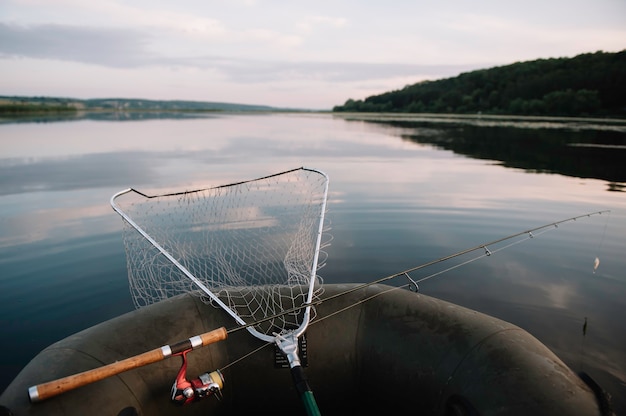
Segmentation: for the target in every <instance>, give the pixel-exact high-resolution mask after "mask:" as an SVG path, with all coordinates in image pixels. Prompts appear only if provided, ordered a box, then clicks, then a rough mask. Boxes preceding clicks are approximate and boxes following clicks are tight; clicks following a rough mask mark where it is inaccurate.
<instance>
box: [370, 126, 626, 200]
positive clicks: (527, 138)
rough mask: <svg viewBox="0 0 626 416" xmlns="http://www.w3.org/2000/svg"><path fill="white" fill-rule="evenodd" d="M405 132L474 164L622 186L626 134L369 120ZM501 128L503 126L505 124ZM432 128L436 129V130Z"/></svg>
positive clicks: (412, 138) (617, 188) (625, 178)
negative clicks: (480, 162) (481, 162)
mask: <svg viewBox="0 0 626 416" xmlns="http://www.w3.org/2000/svg"><path fill="white" fill-rule="evenodd" d="M368 122H370V123H383V124H390V125H392V126H398V127H403V128H405V129H408V131H406V132H404V133H402V137H403V139H405V140H408V141H411V142H415V143H421V144H430V145H433V146H436V147H438V148H441V149H446V150H451V151H453V152H455V153H458V154H461V155H466V156H469V157H472V158H475V159H487V160H496V161H500V162H501V163H502V164H503V165H504V166H506V167H510V168H517V169H524V170H527V171H530V172H537V173H558V174H561V175H566V176H574V177H578V178H594V179H602V180H605V181H608V182H609V184H608V189H609V190H611V191H620V190H622V188H623V185H620V183H624V182H626V165H625V164H624V163H623V161H624V156H625V155H626V131H624V130H623V129H622V128H619V129H615V130H612V129H593V128H579V129H573V130H572V129H557V128H554V127H547V126H545V124H544V123H541V124H538V125H536V126H533V128H528V127H525V128H523V127H522V128H520V126H515V125H513V126H511V123H495V122H493V123H490V124H488V125H484V124H480V125H476V124H473V123H472V124H467V123H461V122H458V121H457V122H456V123H454V122H452V121H448V122H447V123H445V124H440V122H439V120H435V121H432V120H423V121H404V120H401V119H400V120H387V121H380V120H376V121H368ZM503 124H504V125H503ZM434 127H436V128H434Z"/></svg>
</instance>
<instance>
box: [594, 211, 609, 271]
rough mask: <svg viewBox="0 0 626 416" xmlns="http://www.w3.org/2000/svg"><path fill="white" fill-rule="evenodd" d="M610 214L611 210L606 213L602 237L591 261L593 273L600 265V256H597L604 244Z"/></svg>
mask: <svg viewBox="0 0 626 416" xmlns="http://www.w3.org/2000/svg"><path fill="white" fill-rule="evenodd" d="M610 216H611V211H609V213H608V215H607V216H606V221H605V222H604V230H603V231H602V238H601V239H600V243H599V244H598V248H597V249H596V258H595V259H594V261H593V274H596V270H597V269H598V266H600V258H599V257H598V256H599V255H600V252H601V251H602V246H603V245H604V239H605V238H606V229H607V226H608V225H609V217H610Z"/></svg>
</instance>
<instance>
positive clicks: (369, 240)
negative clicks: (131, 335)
mask: <svg viewBox="0 0 626 416" xmlns="http://www.w3.org/2000/svg"><path fill="white" fill-rule="evenodd" d="M551 123H553V124H554V123H555V122H553V121H551ZM544 127H545V126H544ZM570 127H571V126H570ZM623 134H624V133H619V132H616V130H615V129H600V130H597V131H594V130H593V129H589V128H585V129H582V128H576V129H574V128H567V129H556V127H555V126H552V127H550V128H529V127H527V126H526V127H522V128H515V127H514V126H513V125H505V126H503V125H501V124H499V125H493V123H491V124H490V125H484V126H478V125H475V124H471V123H470V124H468V123H465V124H463V123H458V122H452V121H450V120H449V119H445V120H443V121H441V122H440V123H439V122H437V123H435V122H434V121H432V120H430V121H428V122H419V123H417V124H415V123H413V122H411V123H407V122H401V123H397V122H392V123H372V122H364V121H347V120H344V119H342V118H334V117H333V116H330V115H304V114H300V115H287V114H280V115H225V114H222V115H215V116H212V117H209V118H191V119H181V120H175V119H157V120H146V121H137V122H133V121H129V122H124V123H119V122H114V121H96V120H82V121H75V122H66V123H63V122H59V123H34V124H27V123H23V124H5V125H0V145H1V146H2V152H1V154H0V222H1V223H0V271H1V273H0V285H2V290H0V325H1V327H2V331H3V337H2V340H0V357H4V358H0V367H1V369H2V371H0V373H1V374H2V378H1V379H0V388H3V387H4V386H5V385H6V384H8V383H9V381H10V380H11V379H12V378H13V376H14V375H15V374H16V373H17V371H18V370H19V368H21V366H23V365H24V364H25V363H26V362H27V361H28V360H29V359H30V358H31V357H32V356H33V355H34V354H36V353H37V352H38V351H39V350H41V349H42V348H44V347H45V346H47V345H48V344H50V343H51V342H53V341H55V340H57V339H60V338H62V337H64V336H67V335H69V334H70V333H73V332H76V331H78V330H80V329H83V328H85V327H86V326H89V325H93V324H95V323H97V322H100V321H102V320H105V319H109V318H111V317H113V316H116V315H119V314H121V313H123V312H126V311H128V310H130V309H131V308H132V301H131V298H130V294H129V291H128V284H127V281H126V265H125V256H124V253H123V246H122V240H121V228H122V224H121V221H120V220H119V218H118V217H117V216H116V215H115V214H114V213H113V211H112V210H111V209H110V207H109V205H108V201H109V198H110V196H111V195H112V194H113V193H115V192H117V191H119V190H121V189H124V188H126V187H129V186H132V187H136V188H138V189H140V190H143V191H146V192H159V191H161V190H164V191H167V190H180V189H194V188H200V187H204V186H212V185H220V184H224V183H232V182H234V181H237V180H242V179H251V178H255V177H259V176H263V175H266V174H271V173H274V172H279V171H284V170H287V169H291V168H295V167H298V166H303V165H304V166H310V167H315V168H319V169H321V170H324V171H326V172H327V173H328V174H329V175H330V200H329V213H328V219H329V220H330V221H331V225H332V231H331V233H332V235H333V236H334V241H333V244H332V246H331V247H330V248H329V250H328V251H329V259H328V262H327V266H326V267H325V268H324V269H322V270H321V274H322V277H323V278H324V280H325V281H326V282H329V283H333V282H367V281H372V280H374V279H377V278H380V277H382V276H386V275H389V274H393V273H396V272H398V271H400V270H403V269H407V268H409V267H413V266H416V265H418V264H421V263H424V262H427V261H430V260H433V259H436V258H438V257H441V256H445V255H449V254H451V253H454V252H456V251H459V250H462V249H465V248H467V247H472V246H475V245H477V244H480V243H483V242H487V241H491V240H494V239H496V238H500V237H503V236H505V235H508V234H512V233H515V232H519V231H520V230H524V229H529V228H532V227H535V226H538V225H541V224H544V223H546V222H551V221H556V220H559V219H562V218H564V217H569V216H574V215H578V214H581V213H583V212H590V211H595V210H599V209H605V208H610V209H612V210H613V211H612V213H611V215H610V216H609V217H606V216H601V217H594V218H591V219H589V220H582V221H578V222H576V223H575V224H572V225H571V226H563V227H560V228H559V229H558V230H555V231H553V232H550V233H547V234H546V235H543V236H541V237H540V238H536V239H533V241H530V242H528V243H524V244H521V245H519V246H516V247H515V248H514V249H511V250H507V251H503V252H500V253H498V254H497V255H494V256H491V257H489V258H488V259H483V260H480V261H477V262H474V263H471V264H469V265H468V266H464V267H461V268H459V269H457V270H455V271H453V272H449V273H446V274H445V275H444V276H445V277H441V278H435V279H432V280H429V281H427V282H424V284H421V285H420V288H421V290H422V292H423V293H425V294H427V295H431V296H436V297H439V298H442V299H446V300H450V301H452V302H455V303H459V304H461V305H464V306H467V307H471V308H474V309H477V310H480V311H483V312H486V313H489V314H492V315H495V316H497V317H500V318H502V319H505V320H508V321H510V322H512V323H514V324H516V325H519V326H521V327H523V328H524V329H526V330H528V331H529V332H531V333H532V334H533V335H535V336H536V337H537V338H539V339H540V340H541V341H542V342H544V343H546V344H547V345H548V346H549V347H550V348H552V349H553V350H554V351H555V352H557V354H558V355H559V356H561V357H562V358H564V359H565V360H566V361H567V363H568V364H569V365H570V366H572V367H574V369H575V370H577V371H578V370H582V369H584V370H586V371H588V372H590V373H592V374H593V376H594V377H596V378H597V379H598V381H599V382H600V383H601V384H602V385H604V386H605V387H607V388H608V387H609V386H610V388H611V389H612V392H613V396H614V397H618V396H619V397H626V394H625V393H624V387H623V386H624V383H626V357H625V356H624V354H623V351H624V350H625V349H626V321H624V320H620V319H615V317H616V316H621V313H622V312H623V310H624V309H625V308H626V276H625V275H624V272H623V270H626V259H625V258H624V256H623V254H624V236H625V235H626V200H625V198H624V193H623V192H607V191H606V190H607V188H608V189H610V190H623V188H624V177H623V175H624V170H625V169H626V168H625V167H624V166H622V165H618V164H617V158H618V156H619V155H620V154H621V153H622V152H623V151H624V150H621V148H619V146H621V145H622V144H624V143H623V138H622V136H621V135H623ZM574 143H587V144H594V145H602V146H595V147H592V146H571V144H574ZM606 145H611V146H614V147H613V148H611V149H608V148H606V147H605V146H606ZM603 146H604V147H603ZM615 146H618V147H615ZM577 152H578V153H577ZM607 152H608V153H607ZM609 153H610V154H609ZM493 161H496V163H494V162H493ZM585 161H586V162H585ZM597 165H602V166H597ZM607 224H608V225H607ZM605 227H606V233H605V235H604V237H603V232H602V231H603V229H604V228H605ZM595 256H599V258H600V260H601V264H600V267H599V268H598V271H597V273H596V274H595V275H594V274H593V272H592V268H593V260H594V258H595ZM459 260H460V261H464V260H466V259H459ZM448 266H450V264H446V267H448ZM436 271H437V269H429V270H425V271H424V274H421V275H417V276H414V277H415V278H416V279H417V278H420V277H423V276H425V275H426V274H428V273H434V272H436ZM403 283H404V282H403ZM585 316H586V317H588V329H587V335H586V337H585V341H584V342H585V349H584V355H581V353H580V351H581V348H580V343H581V325H582V319H583V317H585ZM33 334H36V335H33ZM15 339H20V340H25V341H24V343H23V345H24V347H23V348H21V349H20V351H19V352H18V353H17V354H16V353H15V352H14V351H13V347H14V340H15ZM9 340H11V341H9ZM164 342H165V341H164ZM581 363H583V364H584V365H581ZM624 408H626V406H625V405H624V404H623V403H622V407H621V409H624Z"/></svg>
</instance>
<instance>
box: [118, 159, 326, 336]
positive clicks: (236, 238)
mask: <svg viewBox="0 0 626 416" xmlns="http://www.w3.org/2000/svg"><path fill="white" fill-rule="evenodd" d="M327 189H328V178H327V177H326V175H324V174H323V173H321V172H318V171H315V170H309V169H305V168H300V169H295V170H292V171H288V172H283V173H280V174H276V175H272V176H268V177H265V178H260V179H255V180H251V181H245V182H240V183H237V184H232V185H225V186H219V187H214V188H210V189H202V190H196V191H186V192H180V193H172V194H167V195H157V196H147V195H144V194H142V193H139V192H137V191H134V190H130V191H129V192H126V193H121V194H118V196H115V197H114V198H113V201H112V203H113V205H114V208H116V206H117V209H116V210H117V211H118V212H119V213H120V214H121V215H122V217H123V218H124V216H126V218H124V225H125V226H124V232H123V236H124V244H125V248H126V257H127V265H128V278H129V285H130V290H131V293H132V297H133V301H134V303H135V306H136V307H137V308H140V307H142V306H145V305H149V304H152V303H155V302H158V301H160V300H163V299H166V298H169V297H171V296H175V295H178V294H180V293H184V292H190V293H193V294H196V295H198V296H201V298H202V299H203V301H206V302H211V300H210V298H209V297H207V296H206V294H205V293H204V292H203V291H201V290H199V288H198V285H197V284H196V283H194V282H193V281H192V279H190V278H188V276H186V275H185V274H184V273H183V272H182V271H181V269H180V267H178V266H177V265H175V264H174V262H172V261H171V260H170V259H168V258H167V257H166V256H165V255H164V254H163V253H162V252H160V251H159V249H157V248H156V247H155V245H154V244H153V243H152V242H150V241H149V239H148V238H146V236H144V235H142V234H141V233H140V232H138V230H137V228H136V227H139V228H141V229H142V230H143V231H144V232H145V234H147V235H148V236H149V237H151V238H152V239H153V240H154V242H156V243H157V244H158V245H160V246H161V247H162V249H164V250H165V251H166V252H167V253H169V255H171V256H172V257H173V258H174V259H175V260H176V261H177V262H178V263H179V264H180V265H182V266H183V267H184V268H185V269H187V270H188V271H189V272H190V273H191V274H192V275H193V276H194V277H195V278H196V279H197V280H199V281H200V282H202V284H203V285H204V286H206V287H207V288H208V289H209V290H210V291H211V292H212V293H213V294H215V295H217V297H218V298H219V299H220V300H221V301H222V302H223V303H224V304H226V305H227V306H228V308H230V309H231V310H232V311H234V312H235V313H236V314H237V315H238V316H239V317H241V318H242V319H243V320H244V321H246V322H247V323H250V322H255V321H256V320H259V319H262V318H266V317H269V316H274V315H276V314H279V313H282V312H284V311H286V310H290V309H294V308H300V307H301V306H302V305H304V304H305V303H310V302H311V301H312V300H314V299H315V298H316V297H317V296H319V294H320V293H321V290H322V285H321V283H322V282H321V278H319V276H317V270H318V269H319V267H321V265H322V264H323V262H324V258H325V255H324V253H323V252H321V251H320V243H321V231H322V224H323V221H324V210H325V207H326V196H327ZM133 223H134V224H133ZM319 253H322V254H321V257H320V255H319ZM309 288H311V292H310V293H311V294H312V298H311V299H309ZM302 314H303V310H302V309H298V310H295V311H293V312H292V313H288V314H285V315H282V316H279V317H276V318H274V319H272V320H270V321H267V322H263V323H260V324H258V325H256V326H255V329H256V330H257V331H259V332H261V333H264V334H271V333H274V332H277V333H281V332H284V331H287V330H291V329H294V328H296V327H298V325H299V324H300V322H301V319H302Z"/></svg>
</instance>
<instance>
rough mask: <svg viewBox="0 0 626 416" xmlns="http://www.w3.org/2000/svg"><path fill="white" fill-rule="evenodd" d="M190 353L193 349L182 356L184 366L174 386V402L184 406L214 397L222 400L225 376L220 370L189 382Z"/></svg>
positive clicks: (179, 371) (184, 352)
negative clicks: (188, 363)
mask: <svg viewBox="0 0 626 416" xmlns="http://www.w3.org/2000/svg"><path fill="white" fill-rule="evenodd" d="M189 351H191V349H189V350H186V351H183V352H182V353H181V354H180V355H181V357H182V358H183V364H182V366H181V367H180V370H178V375H177V376H176V380H175V381H174V384H173V385H172V402H174V403H176V404H178V405H181V406H182V405H185V404H189V403H193V402H197V401H198V400H200V399H204V398H205V397H210V396H213V395H215V396H216V397H217V398H218V399H221V398H222V387H224V376H222V373H220V371H219V370H215V371H212V372H210V373H204V374H201V375H199V376H198V377H197V378H195V379H193V380H187V353H188V352H189Z"/></svg>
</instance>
